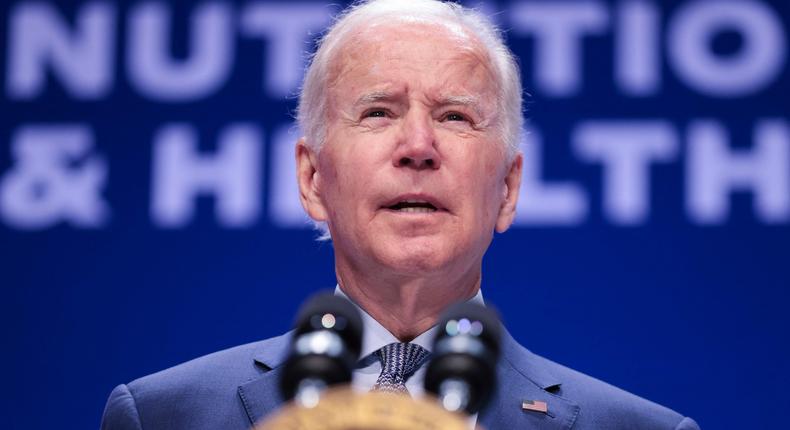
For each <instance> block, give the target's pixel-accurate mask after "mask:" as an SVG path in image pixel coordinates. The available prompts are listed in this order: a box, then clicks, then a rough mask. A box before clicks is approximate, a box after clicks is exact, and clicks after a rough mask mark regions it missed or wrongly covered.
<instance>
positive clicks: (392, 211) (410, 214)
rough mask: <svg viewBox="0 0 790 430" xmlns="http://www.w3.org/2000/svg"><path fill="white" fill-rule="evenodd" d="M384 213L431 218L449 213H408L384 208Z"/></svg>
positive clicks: (438, 211)
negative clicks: (430, 216) (431, 216)
mask: <svg viewBox="0 0 790 430" xmlns="http://www.w3.org/2000/svg"><path fill="white" fill-rule="evenodd" d="M384 211H385V212H389V213H392V214H397V215H405V216H429V215H439V214H443V213H447V211H444V210H441V209H437V210H435V211H431V212H406V211H401V210H396V209H388V208H384Z"/></svg>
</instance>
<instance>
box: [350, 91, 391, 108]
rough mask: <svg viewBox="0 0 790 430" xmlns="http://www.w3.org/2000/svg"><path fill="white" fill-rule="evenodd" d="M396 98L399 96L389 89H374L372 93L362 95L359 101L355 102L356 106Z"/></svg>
mask: <svg viewBox="0 0 790 430" xmlns="http://www.w3.org/2000/svg"><path fill="white" fill-rule="evenodd" d="M395 98H398V97H397V96H396V95H395V94H393V93H390V92H387V91H374V92H372V93H367V94H363V95H362V96H360V97H359V98H358V99H357V101H356V102H354V106H359V105H364V104H371V103H376V102H380V101H382V100H392V99H395Z"/></svg>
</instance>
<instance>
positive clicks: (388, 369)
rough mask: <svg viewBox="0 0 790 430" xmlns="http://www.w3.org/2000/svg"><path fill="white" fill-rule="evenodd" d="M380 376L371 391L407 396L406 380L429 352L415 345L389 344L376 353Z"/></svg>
mask: <svg viewBox="0 0 790 430" xmlns="http://www.w3.org/2000/svg"><path fill="white" fill-rule="evenodd" d="M377 353H378V356H379V360H381V374H380V375H379V379H377V380H376V383H375V384H374V385H373V388H372V389H371V391H385V392H390V393H401V394H408V393H409V391H408V390H407V389H406V380H407V379H409V376H411V375H412V374H413V373H414V372H415V371H416V370H417V368H419V367H420V365H421V364H422V362H423V361H424V360H425V358H426V357H428V355H430V352H428V350H426V349H425V348H423V347H421V346H420V345H417V344H415V343H398V342H395V343H391V344H389V345H385V346H383V347H382V348H381V349H379V350H378V351H377Z"/></svg>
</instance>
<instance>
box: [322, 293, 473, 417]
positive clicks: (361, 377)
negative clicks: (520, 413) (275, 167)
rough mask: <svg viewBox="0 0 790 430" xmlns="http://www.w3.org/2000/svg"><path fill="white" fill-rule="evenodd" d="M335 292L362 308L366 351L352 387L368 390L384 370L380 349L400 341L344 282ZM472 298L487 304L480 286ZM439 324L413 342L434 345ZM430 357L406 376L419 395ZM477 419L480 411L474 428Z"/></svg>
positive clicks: (409, 387) (414, 393)
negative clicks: (356, 299) (350, 294)
mask: <svg viewBox="0 0 790 430" xmlns="http://www.w3.org/2000/svg"><path fill="white" fill-rule="evenodd" d="M335 295H337V296H341V297H344V298H346V299H348V300H349V301H350V302H351V303H352V304H353V305H354V306H355V307H356V308H357V309H358V310H359V314H360V316H362V326H363V328H364V329H363V331H362V351H361V353H360V355H359V356H360V357H361V358H360V360H359V362H357V367H356V369H354V371H353V373H352V379H351V387H352V389H354V391H356V392H359V393H367V392H368V391H370V389H371V388H373V385H374V384H375V383H376V380H377V379H378V377H379V374H380V373H381V361H380V360H379V356H378V354H376V351H378V350H379V349H381V348H382V347H383V346H386V345H389V344H391V343H393V342H400V340H398V338H397V337H395V335H393V334H392V333H390V331H389V330H387V329H386V328H384V326H382V325H381V324H380V323H379V322H378V321H376V320H375V319H373V317H372V316H370V315H369V314H368V313H367V312H365V310H364V309H362V308H361V307H360V306H359V305H358V304H356V303H354V301H353V300H351V299H350V298H349V297H348V296H347V295H346V294H345V293H344V292H343V290H341V289H340V286H339V285H338V286H336V287H335ZM469 301H470V302H473V303H479V304H481V305H482V304H484V302H483V293H482V291H481V290H477V294H475V296H474V297H472V298H471V299H469ZM436 330H437V328H436V326H432V327H431V328H429V329H428V330H426V331H424V332H423V333H421V334H420V335H419V336H417V337H416V338H414V340H412V341H411V342H410V343H415V344H417V345H420V346H421V347H423V348H425V349H426V350H427V351H431V350H432V349H433V338H434V336H435V334H436ZM427 363H428V362H427V360H426V361H425V362H424V363H422V365H421V366H420V367H419V368H418V369H417V371H415V372H414V374H413V375H412V376H411V377H409V379H408V380H406V389H407V390H409V394H411V396H412V397H414V398H415V399H418V398H420V397H422V396H423V394H424V392H425V389H424V388H423V380H425V370H426V368H427V366H426V364H427ZM476 422H477V414H474V415H472V416H471V417H470V419H469V424H470V428H474V427H475V424H476Z"/></svg>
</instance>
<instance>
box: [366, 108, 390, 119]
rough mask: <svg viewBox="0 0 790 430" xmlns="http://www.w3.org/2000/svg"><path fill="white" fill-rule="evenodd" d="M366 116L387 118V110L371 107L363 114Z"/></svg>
mask: <svg viewBox="0 0 790 430" xmlns="http://www.w3.org/2000/svg"><path fill="white" fill-rule="evenodd" d="M362 116H363V117H364V118H386V117H387V111H385V110H384V109H371V110H369V111H367V112H365V114H364V115H362Z"/></svg>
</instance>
